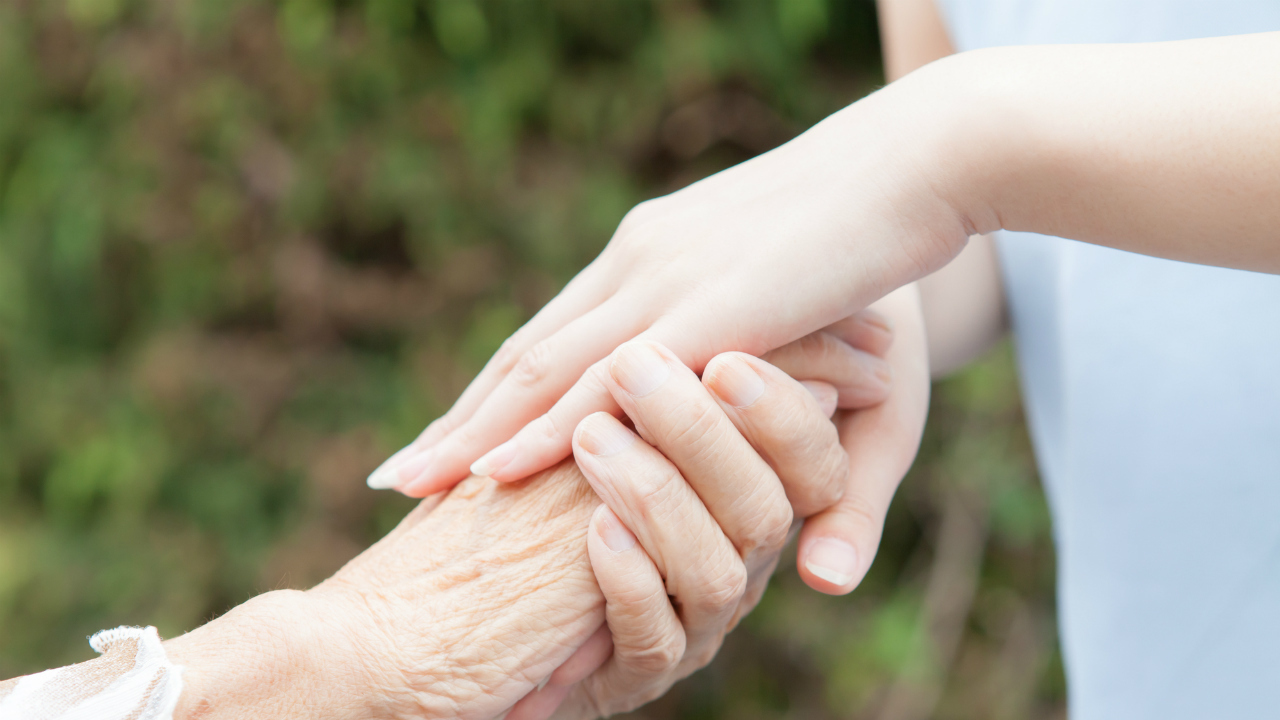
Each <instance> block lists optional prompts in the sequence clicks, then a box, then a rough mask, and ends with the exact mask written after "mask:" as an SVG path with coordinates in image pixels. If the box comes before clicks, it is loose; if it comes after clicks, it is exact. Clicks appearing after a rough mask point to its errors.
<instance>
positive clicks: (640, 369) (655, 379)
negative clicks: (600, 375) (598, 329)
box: [609, 342, 671, 397]
mask: <svg viewBox="0 0 1280 720" xmlns="http://www.w3.org/2000/svg"><path fill="white" fill-rule="evenodd" d="M609 374H610V375H613V379H614V380H616V381H617V383H618V384H619V385H621V386H622V389H623V390H626V391H627V392H629V393H631V394H632V395H635V396H636V397H644V396H645V395H648V394H649V393H651V392H653V391H654V390H657V389H658V388H659V387H661V386H662V383H664V382H666V381H667V378H668V377H670V376H671V367H670V366H669V365H667V359H666V358H664V357H662V355H660V354H658V350H657V348H655V347H654V346H653V345H651V344H649V343H646V342H629V343H627V344H625V345H623V346H622V347H620V348H618V349H617V350H616V351H614V354H613V362H611V363H609Z"/></svg>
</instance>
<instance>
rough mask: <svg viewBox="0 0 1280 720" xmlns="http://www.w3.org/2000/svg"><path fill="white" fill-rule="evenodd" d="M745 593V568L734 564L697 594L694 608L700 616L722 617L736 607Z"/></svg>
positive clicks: (736, 563) (739, 563)
mask: <svg viewBox="0 0 1280 720" xmlns="http://www.w3.org/2000/svg"><path fill="white" fill-rule="evenodd" d="M746 592H747V568H746V566H745V565H743V564H742V563H741V562H734V563H733V564H731V565H730V566H729V569H728V570H726V571H724V572H723V573H721V574H720V575H719V576H717V577H716V578H715V580H713V581H711V582H710V583H708V584H707V585H706V586H705V587H704V588H703V589H702V590H701V592H699V593H698V594H697V597H695V598H694V601H693V602H694V607H695V609H696V610H697V611H698V612H699V613H700V614H702V615H712V616H715V615H724V614H727V613H729V612H731V611H732V610H734V609H735V608H737V607H738V603H739V602H740V601H741V600H742V596H743V595H745V594H746Z"/></svg>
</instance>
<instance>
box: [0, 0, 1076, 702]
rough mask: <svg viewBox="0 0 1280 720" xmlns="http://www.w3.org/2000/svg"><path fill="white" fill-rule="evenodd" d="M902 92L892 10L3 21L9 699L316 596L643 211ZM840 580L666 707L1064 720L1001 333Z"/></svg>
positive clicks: (0, 135)
mask: <svg viewBox="0 0 1280 720" xmlns="http://www.w3.org/2000/svg"><path fill="white" fill-rule="evenodd" d="M881 82H882V79H881V72H880V64H879V47H878V40H877V34H876V19H875V8H874V6H873V4H872V3H871V2H870V0H660V1H659V0H653V1H645V0H540V1H539V2H531V1H530V0H493V1H485V2H474V1H473V0H287V1H286V2H267V1H266V0H5V1H4V2H3V3H0V678H4V677H11V676H14V675H19V674H23V673H28V672H33V671H36V670H40V669H44V668H46V667H50V666H54V665H59V664H65V663H70V662H76V661H80V660H84V659H87V658H88V657H90V656H91V655H92V652H91V651H90V650H89V648H88V646H87V643H85V640H84V638H85V636H86V635H88V634H90V633H92V632H93V631H95V630H98V629H100V628H104V627H112V626H115V625H119V624H155V625H157V626H159V628H160V630H161V633H162V634H163V635H166V636H172V635H176V634H179V633H181V632H183V631H185V630H187V629H190V628H192V627H193V626H195V625H198V624H200V623H201V622H203V621H205V620H208V619H209V618H211V617H214V616H216V615H217V614H219V613H221V612H224V611H225V610H226V609H228V608H229V607H231V606H233V605H235V604H237V603H239V602H242V601H244V600H245V599H247V598H248V597H250V596H252V595H253V594H255V593H258V592H261V591H263V590H268V589H272V588H280V587H307V586H309V585H311V584H313V583H315V582H316V581H318V580H320V579H322V578H324V577H325V576H327V575H328V574H330V573H331V572H333V571H334V570H335V569H337V568H338V567H339V566H340V565H341V564H342V563H343V562H344V561H346V560H347V559H348V558H350V557H351V556H353V555H354V554H355V553H357V552H359V550H360V549H361V548H363V547H365V546H366V545H368V544H369V543H371V542H372V541H373V540H375V539H376V538H378V537H379V536H380V535H381V534H382V533H384V532H386V531H387V530H388V529H390V528H391V527H392V526H394V524H395V523H396V522H397V521H398V520H399V518H400V517H402V516H403V515H404V513H405V512H407V510H408V509H409V507H410V506H411V503H410V502H409V501H406V500H404V499H402V498H398V497H395V496H393V495H391V494H389V493H375V492H373V491H371V490H368V489H367V488H366V487H365V485H364V478H365V475H366V474H367V473H368V472H369V471H370V470H372V469H373V468H374V467H376V466H377V464H378V463H379V461H380V460H381V459H383V458H384V457H386V456H387V455H388V454H389V453H391V452H392V451H394V450H395V449H397V448H399V447H400V446H401V445H402V444H404V443H405V442H407V441H408V440H409V439H411V438H412V437H413V436H414V435H415V434H416V433H417V432H418V431H419V430H420V429H421V428H422V427H424V426H425V425H426V423H427V422H428V421H430V420H431V419H433V418H434V417H436V416H437V415H438V414H439V413H441V412H443V411H444V410H445V409H446V408H447V407H448V406H449V405H450V403H451V402H452V400H453V399H454V398H455V397H456V396H457V394H458V393H459V392H460V391H461V389H462V388H463V387H464V386H465V384H466V382H467V381H468V379H469V378H470V377H471V376H472V375H473V374H474V373H475V372H476V371H477V370H478V369H479V368H480V367H481V365H482V364H483V362H484V361H485V360H486V359H487V358H488V356H489V355H490V353H491V352H492V351H493V350H495V349H496V348H497V346H498V344H499V343H500V342H501V341H502V340H503V339H504V338H505V337H506V336H507V335H508V334H509V333H511V332H512V331H513V330H515V329H516V328H517V327H518V326H519V325H520V324H521V323H522V322H523V321H524V320H525V319H527V318H528V317H529V316H530V315H531V314H532V313H533V312H535V311H536V310H537V309H538V308H539V307H540V306H541V305H542V304H543V303H545V302H546V301H547V300H548V299H549V298H551V297H552V296H553V295H554V294H555V292H556V291H557V290H558V288H560V287H561V286H562V285H563V284H564V283H565V282H566V281H567V280H568V279H569V278H570V277H572V275H573V274H574V273H575V272H577V271H578V270H579V269H580V268H581V267H582V266H583V265H584V264H586V263H587V262H588V261H589V260H590V259H591V258H593V257H594V256H595V255H596V253H597V252H599V250H600V249H601V248H602V247H603V246H604V244H605V243H606V241H607V240H608V238H609V236H610V234H611V232H612V230H613V228H614V227H615V225H616V224H617V222H618V221H619V220H620V219H621V217H622V215H623V214H624V213H625V212H626V210H627V209H628V208H629V207H630V206H632V205H633V204H635V203H637V202H639V201H641V200H644V199H645V198H649V197H653V196H655V195H659V194H663V193H666V192H670V191H671V190H674V189H676V188H679V187H681V186H683V185H685V184H688V183H689V182H692V181H694V180H696V179H698V178H700V177H703V176H705V175H707V174H709V173H712V172H715V171H717V170H719V169H721V168H724V167H726V166H729V165H731V164H734V163H737V162H740V161H742V160H744V159H746V158H748V157H750V156H752V155H754V154H757V153H760V152H763V151H765V150H768V149H770V148H772V147H775V146H776V145H778V144H780V143H782V142H785V141H786V140H787V139H789V138H791V137H793V136H794V135H795V134H797V133H798V132H800V131H802V130H803V129H804V128H806V127H807V126H809V125H811V124H812V123H814V122H816V121H817V120H819V119H820V118H822V117H823V116H824V115H826V114H828V113H830V112H832V111H834V110H836V109H837V108H839V107H841V106H843V105H845V104H847V103H849V102H851V101H853V100H856V99H857V98H859V97H861V96H863V95H865V94H866V93H868V92H870V91H871V90H873V89H874V88H875V87H877V85H878V84H879V83H881ZM933 406H934V407H933V411H932V418H931V423H930V427H929V430H928V434H927V436H926V439H925V443H924V448H923V450H922V453H921V456H920V460H919V461H918V462H917V464H916V467H915V469H914V470H913V471H912V474H911V476H910V477H908V479H907V480H906V482H905V484H904V486H903V489H902V491H901V492H900V493H899V495H898V499H897V501H896V503H895V506H894V508H893V511H892V514H891V517H890V519H889V524H888V528H887V531H886V534H885V540H884V545H883V547H882V549H881V552H880V555H879V558H878V559H877V561H876V564H875V566H874V568H873V569H872V572H871V574H870V576H869V577H868V578H867V580H866V582H865V583H864V585H863V586H862V587H861V588H860V589H859V590H858V591H856V592H855V593H854V594H852V595H851V596H849V597H844V598H832V597H826V596H820V595H818V594H816V593H813V592H811V591H809V590H807V589H805V588H804V587H803V586H802V585H801V584H800V582H799V581H798V580H797V579H796V577H795V573H794V568H793V566H792V564H787V565H784V567H783V568H782V569H781V570H780V572H779V573H778V575H777V577H775V579H774V582H773V586H772V587H771V589H770V591H769V593H768V594H767V595H766V597H765V599H764V602H763V604H762V606H761V607H760V608H759V609H758V610H757V611H756V612H755V613H754V614H753V615H751V616H750V617H749V618H748V619H747V621H746V622H745V624H744V627H743V628H742V629H740V630H739V631H737V632H735V633H734V634H733V635H732V636H731V638H730V639H729V641H728V643H727V645H726V647H725V649H724V651H723V652H722V653H721V655H720V657H719V658H718V660H717V661H716V662H715V664H714V665H713V666H712V667H711V668H709V669H708V670H705V671H703V672H701V673H699V674H697V675H695V676H694V677H693V678H691V679H689V680H687V681H685V682H683V683H681V684H679V685H678V686H676V688H675V689H674V690H673V691H672V692H671V693H670V694H669V695H668V696H667V697H665V698H663V699H662V700H660V701H658V702H657V703H654V704H653V705H651V706H649V707H648V708H645V709H644V710H642V711H640V712H638V713H636V714H635V715H636V717H644V718H681V719H685V718H687V719H690V720H693V719H698V720H704V719H705V720H711V719H715V718H734V719H735V720H739V719H746V720H750V719H752V718H784V717H786V718H885V719H890V718H893V719H906V718H927V717H938V718H994V719H997V720H998V719H1000V718H1060V717H1064V716H1065V713H1064V711H1063V696H1064V689H1063V680H1062V670H1061V665H1060V661H1059V658H1058V650H1057V644H1056V643H1057V640H1056V632H1055V629H1054V601H1053V579H1054V559H1053V551H1052V546H1051V541H1050V534H1049V532H1050V531H1049V523H1048V514H1047V511H1046V509H1045V505H1044V501H1043V498H1042V496H1041V493H1040V489H1039V486H1038V485H1037V481H1036V478H1035V470H1034V464H1033V460H1032V457H1031V454H1030V449H1029V446H1028V442H1027V439H1026V436H1025V433H1024V430H1023V426H1022V418H1021V415H1020V409H1019V407H1020V406H1019V401H1018V397H1017V389H1016V379H1015V373H1014V368H1013V364H1012V361H1011V358H1010V354H1009V351H1008V348H1007V347H1005V348H1002V349H1001V350H1000V351H999V352H997V353H995V354H993V356H991V357H989V358H988V359H987V360H986V361H985V362H983V363H982V364H980V365H978V366H976V367H973V368H971V369H970V370H968V371H966V372H965V373H964V374H962V375H961V376H958V377H956V378H954V379H951V380H948V381H946V382H944V383H941V384H939V385H937V386H936V387H935V393H934V400H933Z"/></svg>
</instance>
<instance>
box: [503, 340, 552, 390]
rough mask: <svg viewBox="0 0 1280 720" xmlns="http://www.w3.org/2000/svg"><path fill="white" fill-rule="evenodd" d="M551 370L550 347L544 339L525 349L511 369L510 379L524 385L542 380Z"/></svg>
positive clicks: (530, 385)
mask: <svg viewBox="0 0 1280 720" xmlns="http://www.w3.org/2000/svg"><path fill="white" fill-rule="evenodd" d="M550 371H551V348H550V347H549V346H548V344H547V342H546V341H545V340H544V341H542V342H538V343H536V344H534V346H533V347H531V348H529V349H528V350H526V351H525V352H524V353H522V354H521V355H520V359H519V360H517V361H516V364H515V367H513V368H512V369H511V379H512V380H514V381H515V382H517V383H519V384H520V385H523V386H525V387H532V386H534V385H537V384H538V383H540V382H542V380H543V379H544V378H546V376H547V374H548V373H549V372H550Z"/></svg>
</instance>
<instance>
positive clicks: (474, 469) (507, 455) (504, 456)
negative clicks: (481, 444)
mask: <svg viewBox="0 0 1280 720" xmlns="http://www.w3.org/2000/svg"><path fill="white" fill-rule="evenodd" d="M518 449H519V448H518V447H517V445H516V441H515V439H514V438H513V439H511V440H508V441H506V442H504V443H502V444H501V445H499V446H498V447H496V448H494V449H492V450H490V451H489V452H487V453H485V454H484V455H482V456H481V457H480V459H479V460H477V461H475V462H473V463H471V474H472V475H479V476H480V477H489V476H490V475H493V474H494V473H496V472H498V471H499V470H501V469H502V468H504V467H506V466H507V465H510V464H511V461H512V460H514V459H515V457H516V450H518Z"/></svg>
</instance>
